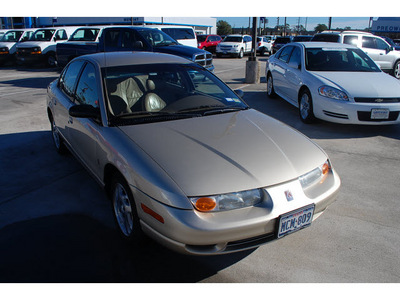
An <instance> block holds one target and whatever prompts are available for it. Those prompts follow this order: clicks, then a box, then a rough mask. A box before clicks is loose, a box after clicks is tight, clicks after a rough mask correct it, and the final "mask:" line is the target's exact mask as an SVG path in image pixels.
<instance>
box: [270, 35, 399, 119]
mask: <svg viewBox="0 0 400 300" xmlns="http://www.w3.org/2000/svg"><path fill="white" fill-rule="evenodd" d="M265 76H266V78H267V93H268V96H270V97H273V96H275V95H279V96H280V97H282V98H283V99H285V100H286V101H288V102H289V103H291V104H293V105H294V106H296V107H298V108H299V115H300V119H301V120H302V121H303V122H305V123H311V122H313V121H314V120H315V119H316V118H317V119H322V120H326V121H330V122H336V123H344V124H369V125H371V124H381V125H383V124H385V125H386V124H398V123H400V118H399V112H400V80H398V79H395V78H394V77H392V76H389V75H387V74H385V73H384V72H382V71H381V70H380V69H379V67H378V66H377V65H376V64H375V63H374V61H373V60H372V59H371V58H370V57H368V56H367V55H366V54H365V53H364V52H363V51H362V50H360V49H358V48H357V47H355V46H352V45H346V44H336V43H319V42H304V43H291V44H287V45H286V46H285V47H283V48H281V49H280V50H279V51H278V52H277V53H276V54H275V55H273V56H271V57H270V58H269V60H268V61H267V66H266V70H265Z"/></svg>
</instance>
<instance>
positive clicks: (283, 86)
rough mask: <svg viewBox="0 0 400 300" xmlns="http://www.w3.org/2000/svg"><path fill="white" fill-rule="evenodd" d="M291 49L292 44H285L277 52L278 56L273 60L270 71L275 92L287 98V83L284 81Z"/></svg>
mask: <svg viewBox="0 0 400 300" xmlns="http://www.w3.org/2000/svg"><path fill="white" fill-rule="evenodd" d="M292 51H293V46H286V47H284V48H282V50H281V51H280V52H279V53H278V57H277V59H276V60H275V62H274V69H273V72H272V78H273V83H274V89H275V92H276V93H278V94H279V95H281V96H282V97H284V98H285V99H286V98H287V85H288V83H287V82H286V81H287V79H286V70H287V68H288V62H289V58H290V55H291V53H292Z"/></svg>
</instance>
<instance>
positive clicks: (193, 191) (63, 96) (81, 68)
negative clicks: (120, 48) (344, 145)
mask: <svg viewBox="0 0 400 300" xmlns="http://www.w3.org/2000/svg"><path fill="white" fill-rule="evenodd" d="M242 93H243V92H241V91H236V92H235V91H232V90H231V89H230V88H229V87H228V86H226V85H225V84H224V83H223V82H222V81H221V80H219V79H218V78H217V77H216V76H215V75H214V74H212V73H211V72H209V71H207V70H206V69H204V68H203V67H201V66H199V65H197V64H195V63H192V62H191V61H189V60H186V59H184V58H180V57H176V56H172V55H167V54H155V53H132V52H130V53H127V52H126V53H123V52H114V53H100V54H93V55H88V56H82V57H79V58H76V59H75V60H73V61H71V62H70V63H69V64H68V65H67V66H66V68H65V69H64V70H63V71H62V72H61V75H60V78H59V79H57V80H55V81H54V82H52V83H51V84H50V85H49V87H48V93H47V107H48V116H49V120H50V124H51V129H52V137H53V141H54V145H55V148H56V150H57V151H58V152H64V151H65V150H66V149H69V150H70V152H72V153H73V154H74V155H75V156H76V157H77V159H78V160H79V161H80V162H82V164H83V165H84V166H85V167H86V169H87V170H88V171H89V172H90V173H92V175H93V176H94V178H96V179H97V181H98V182H99V183H100V184H101V185H102V186H103V187H104V188H105V190H106V192H107V194H108V195H109V197H110V199H111V201H112V204H113V205H112V206H113V212H114V215H115V219H116V224H117V228H118V230H119V231H120V233H121V235H122V237H124V238H126V239H128V240H130V241H132V242H133V244H136V245H138V244H137V243H136V242H137V241H140V240H141V239H142V238H143V233H145V234H146V235H148V236H150V237H151V238H153V239H155V240H156V241H158V242H160V243H161V244H163V245H165V246H167V247H169V248H171V249H173V250H176V251H178V252H181V253H186V254H193V255H213V254H222V253H229V252H235V251H240V250H245V249H250V248H254V247H258V246H260V245H261V244H264V243H266V242H269V241H271V240H274V239H278V238H282V237H284V236H286V235H288V234H290V233H293V232H296V231H298V230H300V229H303V228H305V227H308V226H310V225H311V224H312V222H313V221H314V220H315V219H316V218H317V217H318V216H320V215H321V213H322V212H323V211H324V210H325V209H326V208H327V207H328V205H330V204H331V203H332V202H333V201H334V200H335V197H336V195H337V192H338V190H339V187H340V179H339V177H338V175H337V174H336V172H335V170H334V169H333V167H332V163H331V161H330V160H329V158H328V157H327V155H326V153H325V152H324V151H323V150H322V149H321V148H320V147H318V146H317V145H316V144H314V143H313V142H312V141H310V140H309V139H308V138H306V137H305V136H304V135H302V134H300V133H299V132H297V131H295V130H293V129H291V128H289V127H288V126H286V125H285V124H282V123H281V122H279V121H277V120H275V119H273V118H271V117H268V116H266V115H264V114H262V113H260V112H258V111H256V110H254V109H251V108H249V107H248V106H247V105H246V104H245V103H244V102H243V101H242V100H241V98H240V95H241V94H242Z"/></svg>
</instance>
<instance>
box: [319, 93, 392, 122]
mask: <svg viewBox="0 0 400 300" xmlns="http://www.w3.org/2000/svg"><path fill="white" fill-rule="evenodd" d="M312 97H313V108H314V109H313V111H314V115H315V117H317V118H318V119H321V120H325V121H330V122H335V123H342V124H360V125H390V124H399V123H400V102H394V103H384V102H382V103H371V102H354V101H340V100H334V99H329V98H326V97H323V96H320V95H319V94H314V95H312ZM361 101H362V100H361ZM378 101H380V100H378ZM378 109H383V110H388V111H389V114H388V116H387V117H385V118H383V119H382V118H378V119H374V118H372V117H373V111H374V110H378Z"/></svg>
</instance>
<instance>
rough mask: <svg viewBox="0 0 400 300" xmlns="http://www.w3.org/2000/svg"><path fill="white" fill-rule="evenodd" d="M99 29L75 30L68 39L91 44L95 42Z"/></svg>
mask: <svg viewBox="0 0 400 300" xmlns="http://www.w3.org/2000/svg"><path fill="white" fill-rule="evenodd" d="M99 31H100V29H98V28H83V29H78V30H76V31H75V32H74V33H73V34H72V36H71V37H70V39H69V40H70V41H87V42H93V41H95V40H96V38H97V35H98V34H99Z"/></svg>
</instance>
